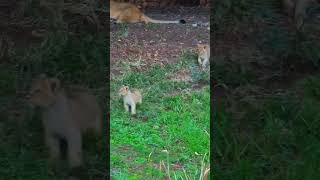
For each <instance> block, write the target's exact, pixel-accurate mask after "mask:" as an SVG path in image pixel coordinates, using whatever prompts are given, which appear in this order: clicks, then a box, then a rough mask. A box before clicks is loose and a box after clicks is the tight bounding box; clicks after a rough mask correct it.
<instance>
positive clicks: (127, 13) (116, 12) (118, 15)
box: [110, 1, 185, 24]
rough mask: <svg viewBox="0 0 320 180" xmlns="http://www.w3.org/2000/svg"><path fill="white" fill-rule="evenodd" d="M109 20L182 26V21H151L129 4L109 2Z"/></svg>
mask: <svg viewBox="0 0 320 180" xmlns="http://www.w3.org/2000/svg"><path fill="white" fill-rule="evenodd" d="M110 18H113V19H116V20H117V22H118V23H123V22H126V23H137V22H144V23H176V24H178V23H181V24H184V23H185V21H184V20H177V21H162V20H156V19H152V18H150V17H148V16H146V15H145V14H143V13H142V12H141V11H140V9H139V8H137V6H135V5H133V4H131V3H124V2H115V1H110Z"/></svg>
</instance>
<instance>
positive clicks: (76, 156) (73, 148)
mask: <svg viewBox="0 0 320 180" xmlns="http://www.w3.org/2000/svg"><path fill="white" fill-rule="evenodd" d="M68 136H69V137H67V142H68V159H69V162H70V167H79V166H81V164H82V140H81V132H80V131H79V130H76V129H74V130H71V132H70V134H69V135H68Z"/></svg>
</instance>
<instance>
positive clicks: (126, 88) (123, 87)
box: [118, 86, 129, 96]
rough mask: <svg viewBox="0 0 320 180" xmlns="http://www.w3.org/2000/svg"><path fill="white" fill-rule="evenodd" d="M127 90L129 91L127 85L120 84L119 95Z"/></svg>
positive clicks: (126, 92) (122, 94)
mask: <svg viewBox="0 0 320 180" xmlns="http://www.w3.org/2000/svg"><path fill="white" fill-rule="evenodd" d="M128 92H129V87H128V86H122V87H121V88H120V89H119V91H118V93H119V95H120V96H125V95H127V94H128Z"/></svg>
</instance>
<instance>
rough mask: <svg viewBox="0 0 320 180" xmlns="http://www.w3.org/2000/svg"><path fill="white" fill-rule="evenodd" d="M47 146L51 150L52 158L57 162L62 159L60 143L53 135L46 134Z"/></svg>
mask: <svg viewBox="0 0 320 180" xmlns="http://www.w3.org/2000/svg"><path fill="white" fill-rule="evenodd" d="M45 140H46V144H47V146H48V148H49V153H50V158H51V159H52V160H56V159H58V158H59V157H60V154H61V153H60V142H59V139H57V138H56V137H54V136H53V135H52V134H51V133H49V132H46V135H45Z"/></svg>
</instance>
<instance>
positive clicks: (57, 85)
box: [48, 78, 61, 94]
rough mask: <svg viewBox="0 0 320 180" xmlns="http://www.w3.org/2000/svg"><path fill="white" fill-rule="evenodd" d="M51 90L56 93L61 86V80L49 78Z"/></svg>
mask: <svg viewBox="0 0 320 180" xmlns="http://www.w3.org/2000/svg"><path fill="white" fill-rule="evenodd" d="M48 82H49V86H50V89H51V91H52V92H53V93H54V94H56V93H57V92H58V90H59V89H60V87H61V83H60V80H59V79H57V78H51V79H49V80H48Z"/></svg>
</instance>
